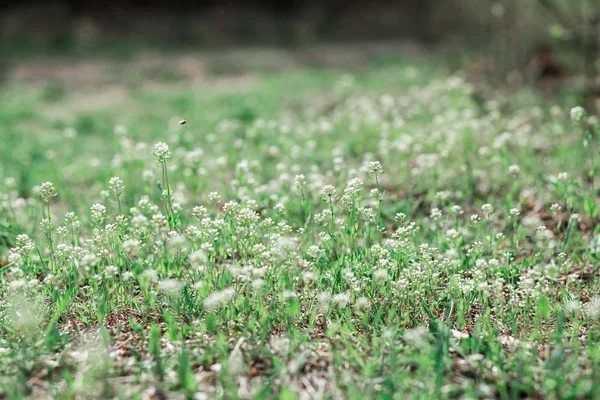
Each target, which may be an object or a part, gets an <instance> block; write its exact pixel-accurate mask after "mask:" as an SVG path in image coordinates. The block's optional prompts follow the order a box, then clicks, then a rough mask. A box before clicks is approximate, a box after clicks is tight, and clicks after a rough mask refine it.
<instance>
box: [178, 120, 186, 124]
mask: <svg viewBox="0 0 600 400" xmlns="http://www.w3.org/2000/svg"><path fill="white" fill-rule="evenodd" d="M185 124H187V121H186V120H185V119H182V120H181V121H179V125H185Z"/></svg>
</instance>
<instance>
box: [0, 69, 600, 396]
mask: <svg viewBox="0 0 600 400" xmlns="http://www.w3.org/2000/svg"><path fill="white" fill-rule="evenodd" d="M434 61H436V60H435V59H421V60H414V61H406V60H405V61H399V60H385V61H382V62H379V63H373V64H371V65H366V66H361V67H352V68H347V69H343V70H342V69H299V70H290V71H279V72H273V71H271V72H258V73H251V74H249V75H247V76H245V78H244V79H232V78H230V77H223V76H213V77H212V78H210V79H208V80H207V81H206V82H205V83H203V84H195V85H188V84H187V82H186V81H185V80H182V79H181V78H180V77H179V76H178V75H177V74H171V73H167V74H164V76H163V78H164V79H165V81H166V82H162V83H161V84H160V85H150V84H146V83H147V80H146V79H145V78H144V77H143V76H136V75H135V71H133V72H132V73H131V74H124V73H123V74H121V73H119V74H117V75H115V77H114V82H113V85H115V84H117V85H118V88H117V89H115V88H114V87H113V86H100V87H94V88H87V89H86V88H80V87H77V86H75V87H72V86H69V85H68V84H66V83H64V82H63V83H56V82H55V83H52V84H26V83H23V82H21V83H18V82H10V81H9V82H6V83H5V84H4V87H3V88H2V89H3V90H2V91H1V92H0V138H1V139H2V146H1V147H0V157H1V158H2V163H1V164H0V178H2V179H1V180H0V196H1V197H0V200H1V201H0V260H4V261H3V263H2V265H3V266H2V267H0V268H1V270H0V371H2V374H1V376H0V397H6V398H11V399H13V398H23V397H29V398H115V397H116V398H134V399H142V398H148V397H147V396H154V397H153V398H190V399H192V398H196V399H202V398H226V399H230V398H268V399H273V398H281V399H296V398H298V399H307V398H336V399H337V398H348V399H359V398H364V399H370V398H377V399H388V398H397V399H405V398H419V399H421V398H422V399H432V398H481V399H487V398H500V399H520V398H555V399H583V398H600V394H599V393H600V350H599V349H600V348H599V347H598V343H599V335H600V325H599V321H600V284H599V277H600V273H599V271H598V257H599V255H600V253H598V251H600V246H599V248H597V246H598V243H600V242H598V240H599V239H598V238H599V237H600V236H598V233H599V232H598V231H599V229H598V228H597V226H598V211H597V207H598V188H599V182H598V180H597V179H596V178H595V176H596V173H595V170H596V166H597V162H598V159H599V154H598V142H597V135H598V133H599V132H597V130H598V129H597V128H596V125H594V124H595V121H594V120H593V119H591V120H589V121H588V119H589V118H588V117H587V116H585V117H584V118H583V119H582V120H581V121H573V120H572V119H571V118H570V115H569V114H570V108H571V107H572V106H574V105H576V104H573V103H571V100H569V98H567V97H556V98H554V99H550V100H548V99H546V100H544V101H542V100H541V98H540V96H539V95H537V94H536V92H535V91H532V90H523V91H520V92H518V93H512V94H505V95H503V96H499V97H498V98H497V99H492V100H495V101H490V102H489V103H486V104H483V105H481V104H477V103H476V102H475V101H474V99H473V97H472V96H471V95H470V92H471V90H472V88H471V87H470V85H469V84H468V83H466V82H465V81H464V79H462V78H460V76H459V75H460V74H459V75H455V76H449V75H448V72H447V70H446V69H445V68H444V67H443V66H441V67H438V66H436V65H438V64H436V63H435V62H434ZM159 83H160V82H159ZM181 119H185V120H186V121H187V123H186V124H184V125H180V124H179V123H178V122H179V121H180V120H181ZM584 141H587V142H586V145H584ZM159 142H164V143H166V145H165V144H158V143H159ZM517 165H518V167H516V166H517ZM113 177H118V178H113ZM44 182H52V183H44ZM144 396H146V397H144Z"/></svg>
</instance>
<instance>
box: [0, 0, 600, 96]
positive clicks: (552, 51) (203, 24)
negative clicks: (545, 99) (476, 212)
mask: <svg viewBox="0 0 600 400" xmlns="http://www.w3.org/2000/svg"><path fill="white" fill-rule="evenodd" d="M599 21H600V0H369V1H360V0H289V1H276V0H268V1H266V0H264V1H249V0H246V1H243V0H211V1H192V0H179V1H165V0H148V1H146V0H54V1H42V0H22V1H9V0H0V52H1V55H2V56H1V57H0V63H1V64H0V74H1V75H2V76H3V77H4V78H7V77H8V78H9V79H17V80H19V79H20V80H28V79H33V78H35V77H38V76H40V75H41V76H42V77H43V76H44V73H49V71H48V69H49V68H48V67H49V64H48V63H47V62H46V61H48V60H44V62H42V61H41V60H39V58H38V60H37V61H35V60H34V61H33V62H30V61H27V62H26V65H23V64H22V60H24V59H26V60H31V59H32V58H36V57H44V56H50V57H55V56H75V57H82V56H86V57H95V58H101V57H106V56H111V57H115V56H116V57H130V56H132V55H134V54H140V52H141V51H146V50H149V51H159V52H161V53H160V54H161V57H162V55H164V54H165V52H173V51H182V52H186V53H188V54H189V53H190V52H198V51H203V52H204V55H205V56H206V55H208V54H210V55H212V56H213V58H212V59H211V60H212V61H211V62H212V65H213V67H214V66H215V65H216V69H219V70H221V71H222V72H223V71H224V72H227V71H230V70H233V71H235V70H236V68H245V67H246V66H251V67H256V66H259V67H275V68H281V67H286V66H293V65H298V64H300V65H307V64H308V65H311V64H319V65H321V64H325V65H330V64H334V65H341V66H344V65H349V63H355V62H362V61H364V60H365V59H371V58H373V57H380V56H381V54H386V55H396V56H406V55H414V54H422V53H423V52H429V53H435V54H437V55H440V56H441V57H440V58H439V59H438V62H440V63H444V64H446V65H447V66H448V67H449V68H451V69H456V70H458V69H461V70H465V71H466V73H467V74H468V75H469V78H470V79H474V80H477V79H485V81H486V82H490V83H494V84H501V85H504V84H506V85H507V86H509V87H510V86H513V87H521V86H522V85H524V84H529V83H540V82H541V83H540V85H541V88H542V90H545V91H551V90H552V87H553V86H554V82H555V81H556V80H557V79H563V78H567V77H568V78H569V79H570V82H571V83H572V85H573V87H577V88H578V89H577V90H580V91H581V92H583V93H586V95H587V94H589V93H595V92H598V90H597V87H598V85H597V80H598V79H597V78H598V48H599V47H600V46H599V42H600V34H599V33H600V24H599ZM324 45H328V46H324ZM329 45H333V47H332V46H329ZM231 49H238V50H240V49H242V51H241V52H240V51H238V52H237V53H236V52H234V53H231ZM244 50H246V52H244ZM247 50H250V51H249V52H248V51H247ZM215 56H216V58H215ZM159 58H160V57H159ZM19 61H21V64H19ZM242 61H243V62H242ZM15 63H16V64H15ZM153 63H155V64H160V63H159V62H158V61H157V59H156V58H153V59H151V60H150V61H149V60H148V59H146V60H145V61H143V62H141V64H143V65H144V66H146V67H147V66H148V65H149V64H151V67H152V66H153V67H152V68H154V67H157V66H156V65H154V64H153ZM40 64H43V65H40ZM206 64H207V63H206V62H203V63H202V65H199V64H198V63H197V62H196V61H194V60H193V59H186V60H184V61H182V62H179V63H178V65H177V66H176V67H175V69H174V73H175V74H179V75H183V76H187V75H194V74H196V73H197V72H198V71H199V70H200V69H202V68H204V67H206ZM242 64H244V65H242ZM58 69H60V68H58ZM155 69H160V66H158V67H157V68H155ZM54 70H55V71H54V73H55V74H58V75H60V74H62V75H67V76H69V77H70V78H72V79H74V80H75V81H76V82H77V81H78V77H79V78H94V77H97V76H98V75H101V72H99V71H98V68H96V70H94V68H91V70H74V71H67V72H65V71H56V70H57V68H54ZM63 78H66V77H65V76H63ZM84 80H85V79H84Z"/></svg>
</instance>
